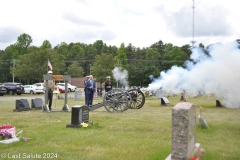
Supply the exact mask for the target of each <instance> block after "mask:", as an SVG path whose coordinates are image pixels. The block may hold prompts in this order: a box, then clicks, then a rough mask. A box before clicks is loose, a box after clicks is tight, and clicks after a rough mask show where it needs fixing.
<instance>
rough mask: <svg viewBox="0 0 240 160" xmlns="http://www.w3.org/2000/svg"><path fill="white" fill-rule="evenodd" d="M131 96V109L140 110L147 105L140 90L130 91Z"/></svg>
mask: <svg viewBox="0 0 240 160" xmlns="http://www.w3.org/2000/svg"><path fill="white" fill-rule="evenodd" d="M128 92H129V95H130V96H131V99H132V101H131V103H130V105H129V108H130V109H140V108H142V106H143V105H144V104H145V95H144V93H143V92H142V91H141V90H139V89H130V90H129V91H128Z"/></svg>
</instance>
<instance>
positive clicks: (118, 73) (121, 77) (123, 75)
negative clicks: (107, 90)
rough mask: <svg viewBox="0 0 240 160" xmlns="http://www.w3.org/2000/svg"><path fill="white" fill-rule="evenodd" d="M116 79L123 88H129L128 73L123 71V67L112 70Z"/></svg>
mask: <svg viewBox="0 0 240 160" xmlns="http://www.w3.org/2000/svg"><path fill="white" fill-rule="evenodd" d="M112 73H113V77H114V79H115V80H116V81H117V82H119V83H120V84H121V85H122V86H124V87H128V86H129V85H128V84H129V83H128V80H127V79H128V71H127V70H123V69H122V68H121V67H115V68H114V69H113V70H112Z"/></svg>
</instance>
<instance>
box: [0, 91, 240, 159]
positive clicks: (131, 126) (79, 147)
mask: <svg viewBox="0 0 240 160" xmlns="http://www.w3.org/2000/svg"><path fill="white" fill-rule="evenodd" d="M179 99H180V96H175V97H169V98H168V100H169V101H170V104H169V105H167V106H161V105H160V99H158V98H156V97H147V98H146V102H145V105H144V106H143V107H142V108H141V109H137V110H134V109H128V110H127V111H125V112H122V113H109V112H107V111H106V110H105V108H104V107H102V108H99V109H97V110H95V111H91V112H90V115H89V116H90V117H89V121H91V122H93V125H92V126H89V127H87V128H85V129H84V128H66V125H67V124H71V112H51V113H46V112H42V111H41V110H31V111H25V112H13V109H15V101H0V109H1V112H0V114H1V116H0V125H2V124H12V125H13V126H15V127H16V130H17V132H19V131H20V130H23V133H22V136H23V137H28V138H30V139H29V141H28V142H25V141H20V142H15V143H11V144H0V153H1V154H2V153H6V154H8V156H16V155H20V156H21V158H18V159H26V158H24V157H23V156H25V157H26V156H36V155H38V157H39V156H40V157H41V158H39V159H43V156H44V154H46V153H49V155H50V156H53V158H51V159H62V160H66V159H71V160H72V159H76V160H79V159H81V160H112V159H114V160H123V159H124V160H133V159H138V160H141V159H142V160H164V159H165V158H166V157H167V156H168V155H169V154H170V152H171V125H172V124H171V122H172V119H171V118H172V107H174V106H175V105H176V104H177V103H179ZM187 101H188V102H191V103H194V104H195V105H196V106H197V115H198V114H199V106H202V107H203V110H202V114H203V116H204V118H205V120H206V121H207V123H208V125H209V127H210V129H201V128H199V127H198V125H196V142H197V143H200V144H201V147H202V148H203V149H204V150H205V152H206V153H205V154H204V155H203V156H202V157H201V159H202V160H240V152H239V149H240V124H239V122H240V116H239V115H240V109H228V108H222V107H216V99H215V97H214V96H213V95H212V96H210V97H204V96H202V97H195V98H189V99H188V100H187ZM98 102H102V99H101V98H98V99H94V103H98ZM55 103H56V105H55ZM29 104H31V103H30V100H29ZM63 104H64V100H63V99H58V100H56V101H55V100H53V107H52V108H53V110H61V109H62V107H63ZM82 104H84V101H83V100H80V101H74V100H73V99H68V106H69V107H70V109H71V107H72V106H74V105H82ZM55 156H57V158H54V157H55ZM31 159H34V158H31Z"/></svg>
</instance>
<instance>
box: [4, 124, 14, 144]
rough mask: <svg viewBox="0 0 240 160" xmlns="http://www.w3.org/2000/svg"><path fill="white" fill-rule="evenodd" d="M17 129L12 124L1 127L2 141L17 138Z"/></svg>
mask: <svg viewBox="0 0 240 160" xmlns="http://www.w3.org/2000/svg"><path fill="white" fill-rule="evenodd" d="M15 137H16V132H15V128H14V127H12V125H11V124H8V125H2V126H0V140H5V139H10V138H15Z"/></svg>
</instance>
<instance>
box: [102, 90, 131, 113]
mask: <svg viewBox="0 0 240 160" xmlns="http://www.w3.org/2000/svg"><path fill="white" fill-rule="evenodd" d="M130 100H131V99H129V97H128V96H127V94H126V92H125V91H124V90H121V89H112V90H111V91H108V92H107V93H106V94H105V96H104V98H103V105H104V107H105V109H106V110H107V111H108V112H124V111H126V110H127V109H128V106H129V104H130Z"/></svg>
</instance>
